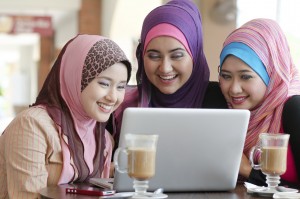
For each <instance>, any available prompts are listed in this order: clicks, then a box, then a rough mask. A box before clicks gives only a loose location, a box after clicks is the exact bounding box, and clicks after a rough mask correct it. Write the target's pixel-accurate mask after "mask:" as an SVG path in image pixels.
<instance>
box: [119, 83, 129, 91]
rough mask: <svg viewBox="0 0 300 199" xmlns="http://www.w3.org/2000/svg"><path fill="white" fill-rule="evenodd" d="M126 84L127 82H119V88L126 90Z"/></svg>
mask: <svg viewBox="0 0 300 199" xmlns="http://www.w3.org/2000/svg"><path fill="white" fill-rule="evenodd" d="M126 85H127V84H123V83H122V84H119V85H118V86H117V88H118V90H124V89H125V88H126Z"/></svg>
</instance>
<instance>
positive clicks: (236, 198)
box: [40, 184, 271, 199]
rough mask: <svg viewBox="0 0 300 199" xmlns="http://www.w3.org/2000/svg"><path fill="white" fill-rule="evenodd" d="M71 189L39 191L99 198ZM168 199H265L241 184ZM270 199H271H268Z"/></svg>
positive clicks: (68, 198) (64, 198)
mask: <svg viewBox="0 0 300 199" xmlns="http://www.w3.org/2000/svg"><path fill="white" fill-rule="evenodd" d="M67 187H72V186H71V185H68V184H65V185H60V186H53V187H46V188H44V189H42V190H41V191H40V195H41V198H47V199H49V198H55V199H57V198H59V199H71V198H76V199H95V198H101V197H99V196H86V195H79V194H67V193H66V188H67ZM166 194H167V195H168V199H196V198H197V199H265V198H266V197H262V196H258V195H253V194H249V193H247V190H246V188H245V187H244V185H243V184H238V185H237V186H236V188H235V189H234V190H232V191H228V192H196V193H195V192H193V193H166ZM270 198H271V197H270Z"/></svg>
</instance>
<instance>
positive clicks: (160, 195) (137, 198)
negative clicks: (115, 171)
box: [131, 192, 168, 199]
mask: <svg viewBox="0 0 300 199" xmlns="http://www.w3.org/2000/svg"><path fill="white" fill-rule="evenodd" d="M167 197H168V195H167V194H164V193H152V192H147V193H146V196H135V195H134V194H133V195H132V197H131V198H134V199H142V198H145V199H146V198H153V199H154V198H155V199H160V198H167Z"/></svg>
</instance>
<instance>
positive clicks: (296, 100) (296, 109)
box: [282, 95, 300, 132]
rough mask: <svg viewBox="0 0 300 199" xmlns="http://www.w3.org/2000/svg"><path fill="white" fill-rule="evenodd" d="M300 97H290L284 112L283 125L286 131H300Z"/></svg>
mask: <svg viewBox="0 0 300 199" xmlns="http://www.w3.org/2000/svg"><path fill="white" fill-rule="evenodd" d="M299 118H300V95H294V96H292V97H290V98H289V99H288V100H287V101H286V102H285V104H284V106H283V110H282V124H283V128H284V130H285V131H288V132H293V131H295V132H296V131H297V132H298V130H300V123H299Z"/></svg>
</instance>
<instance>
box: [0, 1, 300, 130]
mask: <svg viewBox="0 0 300 199" xmlns="http://www.w3.org/2000/svg"><path fill="white" fill-rule="evenodd" d="M193 1H194V2H195V3H196V4H197V5H198V7H199V10H200V12H201V15H202V23H203V32H204V51H205V53H206V58H207V61H208V65H209V67H210V71H211V76H210V79H211V80H215V81H216V80H218V71H217V66H218V61H219V53H220V50H221V47H222V44H223V41H224V40H225V38H226V36H227V35H228V34H229V33H230V32H231V31H232V30H234V29H235V28H236V27H239V26H240V25H242V24H243V23H245V22H246V21H248V20H250V19H253V18H258V17H264V18H272V19H274V20H276V21H278V22H279V24H280V25H281V27H282V28H283V30H284V31H285V33H286V35H287V39H288V40H289V43H290V48H291V53H292V56H293V59H294V62H295V64H296V66H298V67H300V28H299V27H300V22H299V20H296V19H299V17H300V16H299V15H300V13H299V8H300V3H299V1H298V0H284V1H283V0H264V1H261V0H193ZM165 2H167V0H130V1H128V0H63V1H60V0H42V1H41V0H22V1H19V0H1V1H0V71H1V72H0V134H1V133H2V132H3V130H4V129H5V127H6V126H7V124H8V123H9V122H10V121H11V120H12V118H13V117H14V116H15V115H16V114H17V113H19V112H20V111H22V110H23V109H24V108H26V107H28V106H29V105H30V104H31V103H33V102H34V101H35V98H36V96H37V94H38V92H39V89H40V88H41V86H42V84H43V82H44V80H45V77H46V76H47V74H48V72H49V70H50V69H51V66H52V64H53V60H55V58H56V56H57V55H58V53H59V51H60V50H61V48H62V47H63V45H64V44H65V43H66V42H67V41H68V40H69V39H70V38H72V37H74V36H75V35H77V34H79V33H87V34H98V35H103V36H106V37H109V38H111V39H113V40H114V41H116V42H117V43H118V44H119V45H120V46H121V47H122V49H124V51H125V53H126V54H127V57H129V59H130V61H131V62H132V64H133V66H134V71H135V70H136V68H137V63H136V60H135V54H134V52H135V48H136V46H137V43H138V39H139V34H140V30H141V26H142V22H143V19H144V17H145V16H146V14H147V13H148V12H149V11H150V10H152V9H153V8H155V7H157V6H159V5H161V4H163V3H165ZM130 84H135V80H134V73H133V78H132V79H131V82H130Z"/></svg>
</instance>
